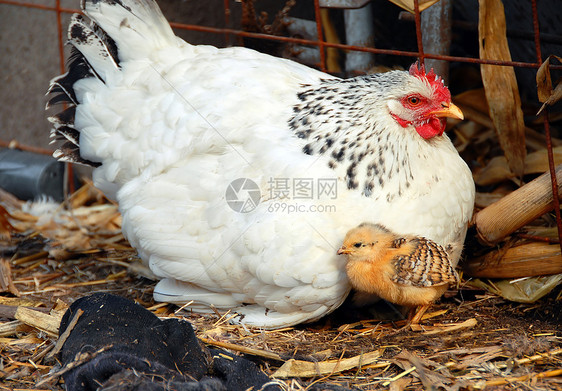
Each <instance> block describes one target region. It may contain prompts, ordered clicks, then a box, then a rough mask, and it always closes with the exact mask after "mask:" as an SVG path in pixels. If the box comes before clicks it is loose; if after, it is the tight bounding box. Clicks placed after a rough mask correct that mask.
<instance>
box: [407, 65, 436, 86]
mask: <svg viewBox="0 0 562 391" xmlns="http://www.w3.org/2000/svg"><path fill="white" fill-rule="evenodd" d="M410 75H412V76H415V77H418V78H420V79H421V78H425V79H427V81H428V82H429V84H435V83H437V82H439V84H441V85H443V79H441V77H440V76H437V75H436V74H435V72H433V68H431V70H430V71H429V73H425V66H423V65H421V66H420V64H419V62H418V61H416V62H415V63H413V64H412V66H411V67H410Z"/></svg>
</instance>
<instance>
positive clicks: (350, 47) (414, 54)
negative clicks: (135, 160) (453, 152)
mask: <svg viewBox="0 0 562 391" xmlns="http://www.w3.org/2000/svg"><path fill="white" fill-rule="evenodd" d="M0 4H8V5H17V6H23V7H29V8H38V9H43V10H47V11H57V8H56V7H50V6H43V5H39V4H31V3H19V2H16V1H14V0H0ZM60 12H61V13H79V12H80V10H78V9H72V8H64V7H61V8H60ZM170 25H171V26H172V27H173V28H177V29H183V30H191V31H200V32H208V33H213V34H225V33H227V34H232V35H236V36H239V37H250V38H258V39H268V40H272V41H280V42H289V43H296V44H302V45H311V46H322V47H324V48H326V47H333V48H338V49H342V50H355V51H362V52H371V53H375V54H387V55H395V56H404V57H418V56H419V55H420V53H419V52H409V51H402V50H390V49H377V48H368V47H361V46H353V45H345V44H340V43H330V42H325V41H324V40H323V39H319V40H317V41H313V40H307V39H301V38H291V37H281V36H273V35H267V34H262V33H250V32H247V31H241V30H235V29H230V28H217V27H207V26H199V25H191V24H182V23H170ZM423 55H424V58H431V59H435V60H444V61H449V62H464V63H472V64H489V65H499V66H509V67H517V68H535V69H538V68H539V66H540V65H539V64H537V63H536V62H533V63H527V62H520V61H499V60H482V59H479V58H471V57H458V56H448V55H440V54H433V53H425V52H424V53H423ZM550 68H551V69H555V70H562V65H551V66H550Z"/></svg>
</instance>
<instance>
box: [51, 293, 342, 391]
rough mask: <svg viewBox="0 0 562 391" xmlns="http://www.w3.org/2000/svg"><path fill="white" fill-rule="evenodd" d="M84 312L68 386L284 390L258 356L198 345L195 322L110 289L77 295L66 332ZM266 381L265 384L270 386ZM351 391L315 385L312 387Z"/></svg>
mask: <svg viewBox="0 0 562 391" xmlns="http://www.w3.org/2000/svg"><path fill="white" fill-rule="evenodd" d="M79 309H80V310H82V311H84V312H83V314H81V315H80V317H79V318H78V320H77V322H76V324H75V325H74V327H72V329H70V333H69V335H68V337H67V338H66V340H65V341H64V343H63V345H62V348H61V351H60V354H59V356H60V360H61V362H62V364H63V369H64V371H65V372H64V373H63V375H62V376H63V378H64V382H65V385H66V389H67V390H68V391H93V390H103V391H114V390H115V391H117V390H118V391H141V390H142V391H145V390H146V391H243V390H244V391H245V390H249V389H251V390H254V391H258V390H260V391H280V390H282V388H281V387H280V386H279V385H277V384H267V383H269V382H270V381H271V379H269V378H268V377H267V375H266V374H265V373H263V372H262V371H260V370H259V368H258V367H257V366H256V365H255V364H254V363H253V362H252V361H249V360H247V359H245V358H243V357H239V356H235V355H232V354H229V353H227V352H225V351H223V350H218V349H208V348H206V347H205V346H203V345H201V344H200V343H199V340H198V339H197V338H196V336H195V333H194V332H193V328H192V327H191V324H190V323H189V322H187V321H185V320H180V319H166V320H160V319H159V318H158V317H156V316H155V315H154V314H153V313H152V312H150V311H148V310H146V309H144V308H143V307H142V306H140V305H138V304H135V303H133V302H132V301H130V300H128V299H125V298H122V297H119V296H115V295H112V294H108V293H95V294H92V295H90V296H87V297H83V298H81V299H78V300H76V301H75V302H74V303H73V304H72V305H71V306H70V308H69V309H68V310H67V312H66V313H65V314H64V316H63V318H62V321H61V324H60V331H59V333H60V335H62V334H63V333H64V332H65V330H66V329H67V328H68V327H69V324H70V323H71V321H72V319H73V317H74V316H75V314H76V313H77V312H78V310H79ZM266 384H267V385H266ZM324 390H331V391H351V390H349V389H347V388H344V387H340V386H336V385H330V384H315V385H314V386H313V387H312V388H311V389H310V391H324Z"/></svg>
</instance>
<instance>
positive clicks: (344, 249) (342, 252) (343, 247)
mask: <svg viewBox="0 0 562 391" xmlns="http://www.w3.org/2000/svg"><path fill="white" fill-rule="evenodd" d="M350 252H351V250H350V249H348V248H347V247H345V246H341V247H340V248H339V250H338V255H342V254H349V253H350Z"/></svg>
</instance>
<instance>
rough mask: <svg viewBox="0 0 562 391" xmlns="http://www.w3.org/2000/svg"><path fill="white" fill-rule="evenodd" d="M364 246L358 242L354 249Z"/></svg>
mask: <svg viewBox="0 0 562 391" xmlns="http://www.w3.org/2000/svg"><path fill="white" fill-rule="evenodd" d="M362 245H363V243H361V242H358V243H355V244H354V245H353V247H357V248H359V247H361V246H362Z"/></svg>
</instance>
